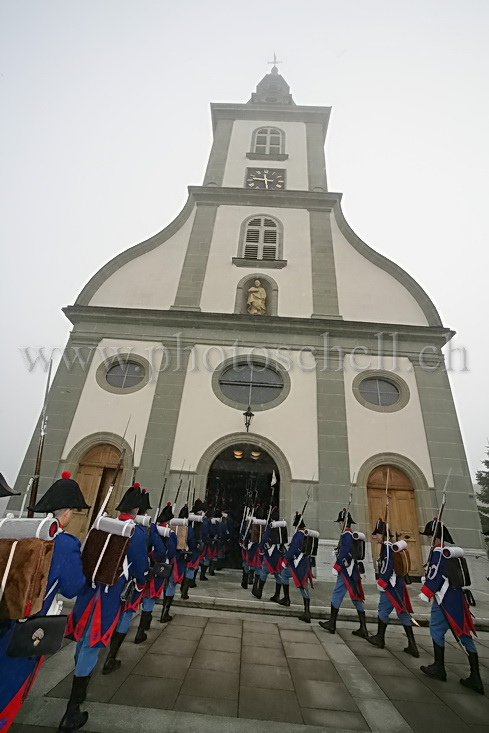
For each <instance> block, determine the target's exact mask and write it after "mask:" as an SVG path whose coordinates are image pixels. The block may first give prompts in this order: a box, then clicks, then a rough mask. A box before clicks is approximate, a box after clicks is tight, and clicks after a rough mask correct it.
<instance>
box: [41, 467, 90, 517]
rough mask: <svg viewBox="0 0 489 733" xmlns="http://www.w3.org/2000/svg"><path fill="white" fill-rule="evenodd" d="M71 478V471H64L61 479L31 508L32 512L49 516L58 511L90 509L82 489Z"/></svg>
mask: <svg viewBox="0 0 489 733" xmlns="http://www.w3.org/2000/svg"><path fill="white" fill-rule="evenodd" d="M70 476H71V473H70V472H69V471H63V473H62V474H61V478H59V479H58V480H57V481H55V482H54V484H53V485H52V486H50V487H49V489H48V490H47V491H46V493H45V494H44V496H43V497H41V498H40V499H39V501H38V502H37V504H36V506H34V507H32V508H31V507H29V509H30V511H33V512H36V514H42V513H46V514H47V513H48V512H55V511H57V510H58V509H90V507H89V506H88V504H87V503H86V501H85V498H84V496H83V494H82V492H81V489H80V487H79V486H78V484H77V483H76V481H74V480H73V479H72V478H70Z"/></svg>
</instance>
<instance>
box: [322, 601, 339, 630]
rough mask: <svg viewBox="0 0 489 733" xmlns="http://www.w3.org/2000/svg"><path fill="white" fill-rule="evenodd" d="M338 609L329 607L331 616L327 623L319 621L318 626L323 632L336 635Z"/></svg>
mask: <svg viewBox="0 0 489 733" xmlns="http://www.w3.org/2000/svg"><path fill="white" fill-rule="evenodd" d="M339 610H340V609H339V608H335V607H334V606H331V614H330V617H329V620H328V621H320V622H319V625H320V626H321V628H322V629H324V630H325V631H329V633H330V634H335V633H336V619H337V618H338V611H339Z"/></svg>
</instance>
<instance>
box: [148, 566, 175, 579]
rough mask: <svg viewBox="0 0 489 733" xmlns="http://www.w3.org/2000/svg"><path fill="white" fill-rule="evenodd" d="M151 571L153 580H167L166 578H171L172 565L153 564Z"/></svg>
mask: <svg viewBox="0 0 489 733" xmlns="http://www.w3.org/2000/svg"><path fill="white" fill-rule="evenodd" d="M151 570H152V573H153V578H163V580H168V578H171V574H172V570H173V565H171V564H170V563H169V562H155V564H154V565H152V567H151Z"/></svg>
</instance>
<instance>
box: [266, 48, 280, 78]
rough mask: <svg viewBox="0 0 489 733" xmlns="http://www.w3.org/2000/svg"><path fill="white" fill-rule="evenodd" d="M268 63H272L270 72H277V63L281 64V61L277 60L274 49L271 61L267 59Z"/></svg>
mask: <svg viewBox="0 0 489 733" xmlns="http://www.w3.org/2000/svg"><path fill="white" fill-rule="evenodd" d="M268 63H269V64H273V66H272V74H274V73H275V74H278V69H277V64H283V61H279V60H278V59H277V54H276V53H275V51H274V52H273V61H268Z"/></svg>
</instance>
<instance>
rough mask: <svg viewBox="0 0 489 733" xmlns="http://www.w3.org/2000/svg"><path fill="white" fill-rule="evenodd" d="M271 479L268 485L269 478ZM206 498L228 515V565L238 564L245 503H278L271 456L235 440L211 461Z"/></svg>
mask: <svg viewBox="0 0 489 733" xmlns="http://www.w3.org/2000/svg"><path fill="white" fill-rule="evenodd" d="M273 481H274V482H275V483H273V485H272V482H273ZM205 498H206V500H207V501H208V502H209V503H211V504H212V506H213V507H217V508H219V509H223V510H227V511H228V512H229V514H230V516H231V517H232V527H233V531H232V535H233V536H232V540H233V541H232V543H231V546H232V548H233V549H232V552H231V553H230V556H229V565H230V566H231V567H236V568H239V567H241V552H240V549H239V545H238V535H239V528H240V525H241V520H242V517H243V511H244V508H245V503H246V501H247V499H248V500H250V498H251V500H254V501H255V503H260V504H261V505H262V506H264V507H265V508H266V509H268V507H269V505H270V502H272V503H273V506H279V501H280V473H279V469H278V466H277V464H276V463H275V461H274V459H273V458H272V456H271V455H270V454H269V453H268V452H267V451H266V450H265V449H264V448H262V447H260V446H258V445H254V444H253V443H243V442H238V443H236V444H234V445H232V446H229V447H227V448H225V449H224V450H222V451H221V452H220V453H219V455H218V456H216V458H215V459H214V461H213V462H212V464H211V466H210V469H209V472H208V475H207V484H206V495H205Z"/></svg>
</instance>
